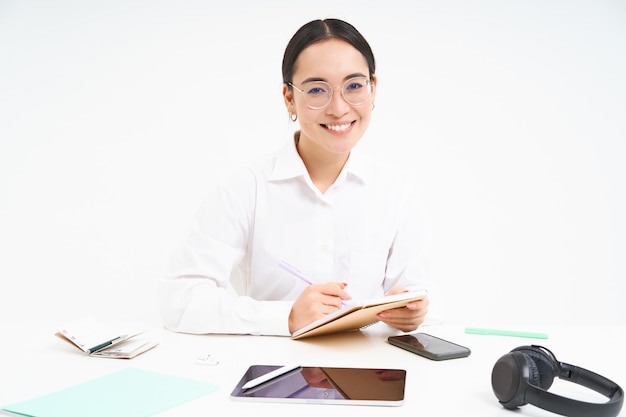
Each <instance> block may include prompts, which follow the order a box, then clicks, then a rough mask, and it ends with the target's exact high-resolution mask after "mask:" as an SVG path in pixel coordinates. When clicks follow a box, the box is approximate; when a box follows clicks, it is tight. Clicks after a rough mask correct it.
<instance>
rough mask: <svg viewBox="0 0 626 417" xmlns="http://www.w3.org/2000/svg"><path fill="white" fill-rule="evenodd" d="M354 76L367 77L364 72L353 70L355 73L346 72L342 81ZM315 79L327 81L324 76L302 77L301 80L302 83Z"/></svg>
mask: <svg viewBox="0 0 626 417" xmlns="http://www.w3.org/2000/svg"><path fill="white" fill-rule="evenodd" d="M354 77H367V75H365V74H363V73H361V72H355V73H352V74H348V75H346V76H345V77H343V81H344V82H345V81H347V80H349V79H350V78H354ZM315 81H324V82H328V80H327V79H325V78H321V77H309V78H306V79H304V80H303V81H302V84H304V83H312V82H315Z"/></svg>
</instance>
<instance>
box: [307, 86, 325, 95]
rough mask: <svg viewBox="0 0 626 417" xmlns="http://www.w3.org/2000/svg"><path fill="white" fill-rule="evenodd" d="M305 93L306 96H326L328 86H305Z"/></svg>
mask: <svg viewBox="0 0 626 417" xmlns="http://www.w3.org/2000/svg"><path fill="white" fill-rule="evenodd" d="M305 87H306V88H305V91H306V93H307V94H308V95H311V96H317V95H321V94H328V90H329V88H328V86H327V85H325V84H321V83H312V84H308V85H306V86H305Z"/></svg>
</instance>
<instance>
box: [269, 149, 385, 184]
mask: <svg viewBox="0 0 626 417" xmlns="http://www.w3.org/2000/svg"><path fill="white" fill-rule="evenodd" d="M306 175H308V173H307V170H306V167H305V166H304V162H302V159H301V158H300V155H299V154H298V150H297V149H296V142H295V140H291V141H289V143H288V144H287V145H286V146H285V147H283V148H282V149H281V150H280V151H278V153H277V155H276V162H275V164H274V169H273V170H272V173H271V175H270V180H271V181H280V180H285V179H290V178H296V177H300V176H306ZM372 175H373V168H372V164H371V162H370V161H369V159H368V158H366V157H365V156H364V155H359V154H358V153H356V152H354V151H352V152H350V157H349V158H348V161H347V162H346V165H345V166H344V168H343V170H342V171H341V173H340V174H339V178H338V179H337V181H342V180H345V179H346V178H349V177H354V178H356V179H357V180H359V181H361V182H364V183H366V182H367V181H368V180H369V179H370V178H371V177H372Z"/></svg>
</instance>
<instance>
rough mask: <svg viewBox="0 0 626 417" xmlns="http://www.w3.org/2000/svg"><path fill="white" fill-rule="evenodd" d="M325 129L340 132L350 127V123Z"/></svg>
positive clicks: (328, 126)
mask: <svg viewBox="0 0 626 417" xmlns="http://www.w3.org/2000/svg"><path fill="white" fill-rule="evenodd" d="M326 127H327V128H328V129H330V130H334V131H335V132H342V131H344V130H346V129H348V128H349V127H350V123H346V124H345V125H326Z"/></svg>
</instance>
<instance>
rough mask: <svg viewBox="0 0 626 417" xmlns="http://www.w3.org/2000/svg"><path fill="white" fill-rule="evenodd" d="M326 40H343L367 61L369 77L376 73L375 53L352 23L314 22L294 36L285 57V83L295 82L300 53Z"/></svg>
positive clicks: (340, 21)
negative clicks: (295, 68) (296, 64)
mask: <svg viewBox="0 0 626 417" xmlns="http://www.w3.org/2000/svg"><path fill="white" fill-rule="evenodd" d="M326 39H341V40H343V41H346V42H348V43H349V44H350V45H352V46H354V47H355V48H356V49H357V50H358V51H359V52H361V54H363V56H364V57H365V60H366V61H367V66H368V69H369V72H370V73H369V76H370V77H372V76H373V75H374V74H375V71H376V62H375V60H374V53H373V52H372V49H371V48H370V45H369V44H368V43H367V41H366V40H365V38H364V37H363V35H361V33H359V31H358V30H356V28H355V27H354V26H352V25H351V24H350V23H347V22H344V21H343V20H339V19H324V20H319V19H318V20H313V21H311V22H309V23H306V24H305V25H304V26H302V27H301V28H300V29H298V31H297V32H296V33H295V34H294V35H293V37H292V38H291V40H290V41H289V43H288V44H287V48H285V55H284V56H283V83H285V84H288V83H290V82H292V81H293V79H292V78H293V67H294V65H295V63H296V59H298V56H299V55H300V52H302V50H303V49H304V48H306V47H307V46H309V45H311V44H314V43H316V42H320V41H323V40H326Z"/></svg>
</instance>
